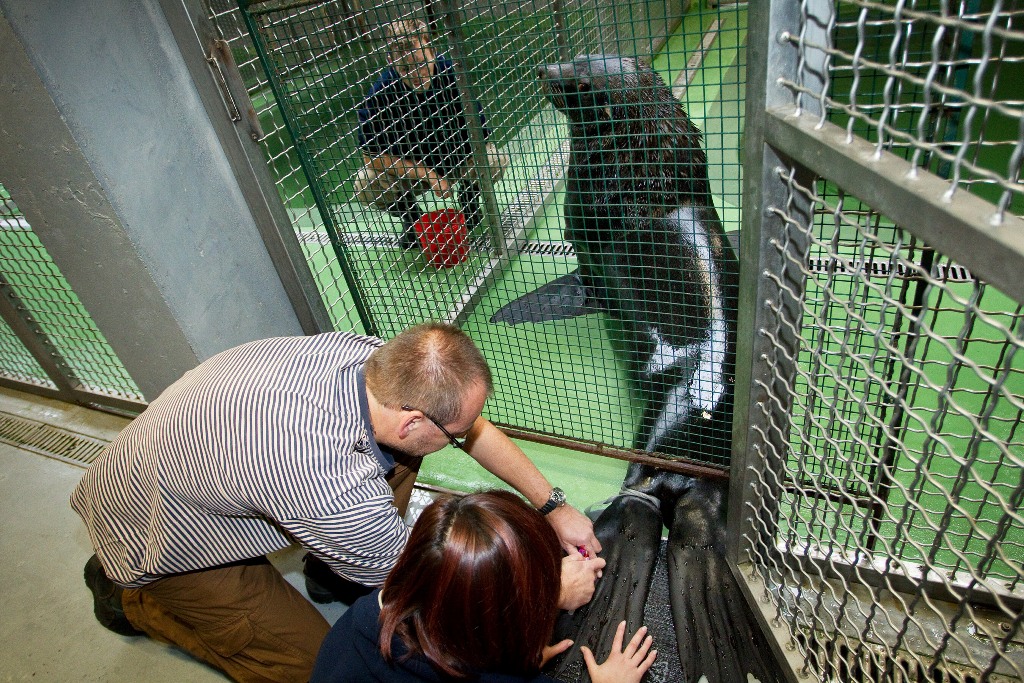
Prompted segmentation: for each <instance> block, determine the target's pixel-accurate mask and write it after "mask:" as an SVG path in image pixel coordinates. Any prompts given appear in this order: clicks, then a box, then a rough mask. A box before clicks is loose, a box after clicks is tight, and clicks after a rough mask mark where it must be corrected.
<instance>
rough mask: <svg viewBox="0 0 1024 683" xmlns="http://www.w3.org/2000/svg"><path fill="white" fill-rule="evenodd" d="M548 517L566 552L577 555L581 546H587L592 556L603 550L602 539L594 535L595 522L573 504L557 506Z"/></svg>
mask: <svg viewBox="0 0 1024 683" xmlns="http://www.w3.org/2000/svg"><path fill="white" fill-rule="evenodd" d="M547 519H548V523H549V524H551V528H553V529H554V530H555V533H556V534H558V540H559V542H561V544H562V549H563V550H565V552H567V553H569V554H570V555H576V554H578V551H577V549H578V548H579V547H580V546H583V547H585V548H586V549H587V552H589V553H590V555H591V556H593V555H596V554H597V553H599V552H601V541H599V540H597V536H595V535H594V523H593V522H591V521H590V518H589V517H587V516H586V515H585V514H583V513H582V512H580V511H579V510H577V509H576V508H574V507H572V506H571V505H563V506H562V507H558V508H555V509H554V510H552V511H551V512H549V513H548V516H547Z"/></svg>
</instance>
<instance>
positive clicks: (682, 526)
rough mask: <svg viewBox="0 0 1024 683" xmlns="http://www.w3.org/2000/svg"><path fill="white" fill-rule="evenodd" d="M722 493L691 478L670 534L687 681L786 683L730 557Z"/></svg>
mask: <svg viewBox="0 0 1024 683" xmlns="http://www.w3.org/2000/svg"><path fill="white" fill-rule="evenodd" d="M723 502H724V492H723V491H722V488H721V486H720V485H718V484H715V483H711V482H707V481H702V480H694V485H693V486H692V487H691V488H689V490H687V491H686V492H685V493H683V495H682V496H681V497H680V499H679V502H678V503H677V505H676V508H675V514H674V516H673V519H672V525H671V526H670V528H669V536H668V580H669V591H670V592H669V597H670V602H671V608H672V619H673V621H674V622H675V629H676V644H677V646H678V648H679V661H680V662H681V664H682V668H683V672H682V673H683V680H686V681H696V680H698V679H699V678H700V677H701V676H702V675H703V676H706V677H707V680H708V681H712V682H715V683H746V682H747V673H750V674H753V675H754V677H755V678H756V679H757V680H759V681H761V683H782V681H783V680H784V679H783V677H782V673H781V671H779V669H778V664H777V663H776V662H775V660H774V659H773V657H772V655H771V650H770V649H769V646H768V643H767V641H765V638H764V634H763V633H762V632H761V630H760V628H759V627H758V625H757V622H756V621H755V619H754V615H753V614H752V613H751V612H750V608H749V607H748V606H747V604H746V601H745V599H744V597H743V594H742V592H741V589H740V587H739V584H738V583H737V582H736V579H735V577H734V576H733V573H732V571H730V569H729V566H728V563H727V561H726V559H725V555H724V552H725V516H724V514H723Z"/></svg>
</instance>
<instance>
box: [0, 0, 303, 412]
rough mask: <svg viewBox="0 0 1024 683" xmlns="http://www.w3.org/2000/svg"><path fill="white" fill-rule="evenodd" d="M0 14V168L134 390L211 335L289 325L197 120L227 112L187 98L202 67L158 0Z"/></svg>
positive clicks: (219, 144)
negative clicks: (190, 62) (194, 63)
mask: <svg viewBox="0 0 1024 683" xmlns="http://www.w3.org/2000/svg"><path fill="white" fill-rule="evenodd" d="M0 12H2V17H0V63H2V64H3V68H2V71H3V75H0V84H2V90H0V182H2V183H4V185H6V186H7V187H8V189H9V190H10V191H11V193H12V196H13V197H14V199H15V201H16V202H17V203H18V205H19V207H20V208H21V209H22V211H23V212H24V214H25V216H26V219H27V220H28V221H29V223H30V224H31V225H32V226H33V229H34V230H35V232H36V234H37V235H38V236H39V238H40V239H41V240H42V242H43V244H44V245H45V246H46V248H47V250H48V251H49V252H50V254H51V256H52V257H53V258H54V260H55V261H56V262H57V265H58V266H59V267H60V268H61V270H62V272H63V273H64V275H65V277H66V278H67V279H68V281H69V282H70V283H71V285H72V287H73V288H74V290H75V291H76V293H77V294H78V295H79V297H80V298H81V300H82V302H83V304H84V305H85V307H86V309H87V310H88V311H89V313H90V314H91V316H92V317H93V319H94V320H95V321H96V323H97V325H98V326H99V328H100V330H101V331H102V332H103V333H104V335H105V336H106V337H107V339H108V341H109V342H110V344H111V346H112V347H113V349H114V351H115V352H116V353H117V354H118V356H119V357H120V358H121V360H122V362H123V363H124V364H125V367H126V368H127V369H128V371H129V373H130V374H131V375H132V377H133V379H134V380H135V381H136V383H137V384H138V385H139V387H140V389H141V390H142V391H143V393H144V395H145V396H146V397H147V399H152V398H154V397H155V395H156V394H157V393H159V391H161V390H162V389H163V388H164V387H165V386H166V385H167V384H168V383H170V381H173V380H174V379H175V378H177V377H178V376H180V374H181V373H183V372H184V371H185V370H187V369H189V368H190V367H192V366H194V365H195V364H196V363H197V362H199V361H201V360H204V359H206V358H208V357H209V356H211V355H213V354H215V353H217V352H219V351H221V350H223V349H225V348H228V347H231V346H234V345H236V344H239V343H242V342H245V341H248V340H251V339H256V338H261V337H267V336H275V335H292V334H302V333H303V326H302V321H301V320H300V315H299V314H297V313H296V312H295V309H294V308H293V303H292V302H291V301H290V300H289V296H288V292H287V291H286V289H285V286H284V285H282V282H281V279H280V277H279V275H278V272H277V270H275V266H274V263H273V262H272V260H271V257H270V255H269V254H268V251H267V247H266V246H265V245H264V241H263V239H262V237H261V234H260V230H259V228H258V226H257V225H256V222H255V220H254V216H253V212H252V210H251V208H250V204H249V203H247V201H246V193H245V191H244V190H243V188H242V187H240V185H239V179H238V178H237V174H236V168H235V167H234V166H233V165H232V163H231V162H230V159H229V156H228V154H227V153H226V152H225V149H224V142H223V139H222V136H220V137H219V136H218V132H217V129H216V126H215V125H214V123H212V122H211V116H217V115H222V116H224V117H225V118H226V114H225V112H224V111H223V107H221V111H220V112H217V111H216V110H215V109H211V108H210V106H209V102H210V99H209V97H207V98H206V106H204V103H203V99H202V98H201V96H200V95H201V93H200V91H201V90H202V89H203V88H206V89H209V88H215V85H214V83H213V79H212V77H211V76H210V74H205V76H201V77H200V78H198V79H197V78H196V77H195V69H194V68H193V71H192V72H191V73H190V71H189V69H188V68H187V65H186V60H185V58H184V57H183V51H185V52H186V54H187V51H189V50H193V51H195V52H197V53H200V54H199V55H198V56H199V57H200V58H201V56H202V55H201V51H202V48H201V47H200V44H199V41H198V40H197V41H196V43H195V44H194V45H192V46H189V45H185V46H184V47H179V42H178V41H180V40H181V38H180V35H179V36H178V37H177V41H176V36H175V35H174V34H173V33H172V31H171V30H170V27H169V25H168V21H167V19H166V18H165V15H164V13H163V11H162V9H161V6H160V3H159V2H158V1H157V0H106V1H104V2H67V1H66V0H0ZM195 58H196V55H193V59H195ZM203 78H205V79H207V80H208V82H202V81H203ZM197 87H198V88H199V89H198V90H197ZM208 110H210V113H208ZM217 123H218V124H221V123H222V122H217Z"/></svg>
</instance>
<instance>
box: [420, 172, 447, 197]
mask: <svg viewBox="0 0 1024 683" xmlns="http://www.w3.org/2000/svg"><path fill="white" fill-rule="evenodd" d="M427 174H428V175H427V177H426V178H424V180H426V181H427V182H428V183H430V189H431V190H433V192H434V194H436V195H437V196H438V197H441V198H442V199H448V198H449V197H451V196H452V186H451V183H449V182H448V181H447V180H445V179H444V178H442V177H441V176H439V175H438V174H437V173H435V172H434V171H427Z"/></svg>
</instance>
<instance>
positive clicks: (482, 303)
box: [217, 1, 746, 467]
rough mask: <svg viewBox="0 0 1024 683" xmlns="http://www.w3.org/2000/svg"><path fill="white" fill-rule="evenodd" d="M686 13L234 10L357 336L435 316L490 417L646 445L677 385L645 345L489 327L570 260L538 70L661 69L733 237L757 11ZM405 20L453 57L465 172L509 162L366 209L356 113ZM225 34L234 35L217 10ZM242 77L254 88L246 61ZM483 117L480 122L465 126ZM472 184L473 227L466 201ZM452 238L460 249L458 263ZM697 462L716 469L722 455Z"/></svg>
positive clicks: (615, 329)
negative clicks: (589, 58) (454, 225)
mask: <svg viewBox="0 0 1024 683" xmlns="http://www.w3.org/2000/svg"><path fill="white" fill-rule="evenodd" d="M688 4H689V3H678V4H677V3H665V4H662V3H647V2H638V1H637V2H626V3H611V2H585V1H575V2H540V1H538V2H525V3H522V2H516V3H504V2H462V3H455V2H427V3H424V2H400V1H395V2H383V3H375V4H374V5H373V6H369V5H368V4H366V3H363V4H362V8H361V9H360V5H358V4H357V3H347V2H299V3H295V2H291V3H286V2H242V3H241V6H242V10H243V12H242V13H243V15H244V16H245V17H246V18H247V21H248V22H249V25H250V28H251V32H252V35H253V40H254V42H255V44H256V46H257V48H258V50H259V51H260V53H261V58H262V59H263V60H264V66H265V68H266V72H267V73H268V74H269V78H268V79H267V81H266V82H264V81H263V80H253V81H252V82H251V84H250V93H252V94H253V96H254V99H255V101H256V102H257V108H259V107H260V106H261V104H262V103H265V102H269V96H270V94H271V93H270V91H269V90H268V88H267V87H265V86H266V85H269V86H270V88H272V89H273V91H274V93H273V94H274V95H276V99H277V102H278V103H279V105H280V107H281V116H282V121H283V123H284V125H285V126H286V127H287V130H288V132H289V133H290V134H291V136H292V138H293V140H294V141H295V146H294V148H293V152H289V154H290V155H291V154H293V156H291V157H290V158H293V159H295V160H296V163H298V165H299V166H301V167H302V169H303V170H305V172H306V174H307V176H308V177H309V178H310V179H311V180H312V183H311V186H310V191H309V193H308V194H305V193H303V194H295V195H292V196H291V197H286V199H285V201H286V204H288V206H289V208H290V210H291V211H293V212H296V211H303V212H305V215H306V216H308V218H309V220H308V221H305V222H304V223H303V222H300V221H296V229H297V230H298V231H299V234H300V237H301V239H302V241H303V243H304V244H305V245H307V247H308V249H309V253H310V263H311V265H313V267H314V268H315V269H318V270H316V274H317V277H318V278H319V279H320V281H321V285H322V286H323V287H325V288H328V287H333V288H337V289H338V290H340V291H344V292H348V293H350V294H351V297H352V298H351V299H350V302H351V305H352V308H351V309H350V310H351V311H352V312H353V318H355V317H356V316H358V323H357V322H354V321H353V320H349V321H348V322H347V324H346V323H340V324H339V327H340V328H342V329H345V328H346V326H347V327H353V326H356V327H361V328H362V329H365V330H367V331H371V332H374V333H376V334H379V335H381V336H383V337H390V336H392V335H393V334H395V333H396V332H397V331H399V330H401V329H402V328H404V327H406V326H408V325H410V324H414V323H417V322H421V321H423V320H428V319H434V320H447V321H451V322H454V323H456V324H459V325H460V326H462V327H463V329H465V330H466V331H467V332H469V334H470V335H471V336H473V338H474V339H475V340H476V341H477V342H478V344H479V345H480V346H481V347H482V348H483V349H484V352H485V355H487V357H488V360H489V361H490V363H491V365H492V368H493V369H494V371H495V376H496V377H495V379H496V385H497V392H496V396H495V399H494V400H493V401H492V402H490V403H489V407H488V416H489V417H490V418H491V419H492V420H494V421H496V422H498V423H500V424H504V425H509V426H513V427H514V428H516V429H518V430H521V431H522V432H523V433H529V434H533V435H537V434H543V435H549V436H551V437H554V438H556V439H570V440H572V441H574V442H575V443H576V444H577V445H581V446H584V447H592V448H604V447H606V446H611V447H613V449H615V448H618V449H631V448H634V447H635V446H637V445H638V444H637V443H636V441H635V438H636V431H637V424H638V422H639V421H640V420H641V416H642V413H643V407H644V403H645V401H647V399H648V398H649V397H650V396H652V395H656V394H659V393H662V394H663V393H664V392H665V391H666V390H667V389H668V388H669V387H668V385H666V384H662V385H659V386H653V387H652V386H651V385H650V384H648V385H647V386H641V385H640V384H638V383H637V381H636V380H637V377H636V376H637V374H638V372H639V371H641V370H642V366H643V360H642V359H643V358H647V357H649V356H650V355H651V353H650V350H649V349H647V348H646V344H648V343H649V342H648V341H644V339H643V338H640V339H638V337H637V335H636V333H635V331H632V330H628V329H624V328H623V324H622V321H621V319H619V318H621V315H618V318H617V314H620V313H621V311H618V310H612V311H610V312H601V311H593V310H592V311H590V314H589V315H581V316H579V317H576V316H572V317H571V319H570V318H567V319H563V320H557V321H545V322H542V323H528V324H523V325H518V326H515V327H509V326H506V325H504V324H500V323H494V322H491V320H490V317H491V316H492V315H493V314H494V313H495V312H496V311H497V310H498V309H500V308H501V307H502V306H503V305H505V304H507V303H508V302H510V301H512V300H515V299H516V298H517V297H521V296H523V295H525V294H528V293H529V292H531V291H534V290H536V289H537V288H538V287H540V286H542V285H544V284H545V283H548V282H551V281H552V280H554V279H556V278H558V277H561V276H565V275H567V274H570V273H572V272H573V271H574V270H575V269H576V267H577V265H578V255H577V254H575V253H574V249H573V246H572V244H571V240H569V239H567V237H566V234H565V217H566V214H565V210H564V178H565V172H566V167H567V164H568V163H569V130H568V126H567V123H566V117H565V115H564V114H563V113H562V112H559V111H557V110H556V109H555V108H553V107H552V105H551V103H550V102H549V100H548V98H547V97H546V96H545V94H544V92H543V90H542V86H541V82H540V79H539V78H538V76H537V69H538V67H539V66H541V65H543V64H549V63H553V62H558V61H563V60H567V59H571V58H572V56H574V55H577V54H580V53H596V52H602V51H604V52H617V53H620V54H625V55H640V56H642V57H645V58H648V59H653V63H654V68H655V71H656V72H657V73H658V74H659V77H660V78H661V79H662V80H663V81H664V84H665V87H669V88H671V89H672V90H673V93H674V94H675V96H676V97H677V98H679V99H680V100H681V101H682V102H683V104H684V105H685V107H686V108H687V111H688V112H689V115H690V117H691V118H692V120H693V121H694V123H695V124H696V125H697V127H698V128H701V129H702V130H703V132H704V134H705V139H704V148H705V149H706V151H707V155H708V162H707V165H706V167H707V173H708V176H709V183H710V187H711V193H712V195H713V197H714V199H713V201H714V205H715V207H716V209H717V211H718V212H719V214H720V215H721V217H722V223H723V226H724V228H725V230H727V231H735V230H736V229H737V228H738V222H739V213H740V212H739V192H740V185H739V181H740V171H739V155H738V149H737V148H738V143H739V137H740V131H741V128H742V123H741V120H742V119H741V107H740V105H739V103H740V102H742V84H743V68H744V67H743V61H742V51H741V49H740V48H741V47H742V43H743V40H744V36H745V31H746V13H745V9H744V8H736V7H727V8H722V9H709V8H707V7H704V6H698V5H695V6H693V7H691V8H689V9H688V10H687V9H685V8H684V7H682V6H681V5H688ZM398 19H418V20H422V21H424V22H425V23H426V24H427V25H428V26H429V29H430V33H431V42H432V45H433V47H435V48H436V51H437V52H438V53H439V54H443V55H446V56H447V57H449V58H450V59H451V60H452V63H453V68H454V72H453V76H454V79H455V81H456V83H457V87H458V101H457V105H458V106H459V107H460V108H461V113H462V115H463V116H464V119H463V120H464V122H465V125H464V126H463V130H462V131H456V132H451V133H450V138H449V139H450V140H451V139H455V138H456V137H457V136H458V135H466V136H468V138H469V147H468V148H469V149H470V150H471V154H470V155H469V158H468V159H467V163H466V167H474V168H484V167H485V166H486V165H487V163H488V162H487V160H488V158H489V156H488V151H487V145H488V144H490V145H493V147H494V150H495V151H496V152H497V153H498V156H502V157H505V158H506V159H507V166H506V167H505V169H504V172H503V173H502V174H500V177H495V178H493V179H490V180H491V182H488V177H487V176H488V174H487V173H477V176H476V177H477V179H478V182H477V185H478V187H477V188H467V187H466V185H467V183H460V182H458V181H455V182H453V183H452V185H453V186H454V187H453V191H452V194H451V196H447V197H446V196H443V194H444V192H443V191H440V190H439V189H438V188H437V187H434V188H432V191H424V192H422V193H420V194H419V196H418V199H417V206H416V208H415V209H414V210H410V211H402V210H399V207H398V204H397V203H396V202H391V203H390V204H389V203H388V202H383V203H380V202H378V205H377V206H371V205H369V204H368V203H367V202H366V201H365V200H360V197H359V195H360V193H359V192H358V190H359V189H360V182H361V180H360V174H361V169H362V167H363V164H364V161H365V159H364V157H363V154H362V150H361V149H360V146H359V129H360V126H359V118H358V110H359V108H360V107H361V106H362V105H363V100H364V98H365V97H366V95H367V93H368V90H369V88H370V86H371V84H372V83H373V82H374V80H375V79H376V78H377V77H378V75H379V74H380V73H381V72H382V70H383V69H384V68H385V67H386V66H387V64H388V54H387V49H386V42H385V41H384V36H383V26H384V25H385V24H387V23H388V22H391V21H394V20H398ZM217 21H218V25H219V26H221V31H222V32H224V31H225V29H224V28H223V27H224V26H225V24H226V19H225V17H223V16H222V17H218V18H217ZM239 49H241V47H240V46H236V51H237V50H239ZM238 61H239V62H240V63H242V64H243V65H244V64H246V63H247V62H251V59H250V60H247V59H243V58H239V59H238ZM243 72H244V73H243V75H245V76H246V78H247V79H249V78H251V77H252V78H255V77H254V76H252V74H250V72H249V71H248V70H247V69H246V67H245V66H243ZM477 106H479V111H480V112H481V113H482V114H483V120H482V121H480V120H478V119H477V117H475V116H472V115H470V116H465V112H466V111H476V108H477ZM390 125H392V126H394V124H390ZM612 165H613V164H609V166H612ZM294 171H295V167H294V166H292V168H291V169H290V171H289V172H294ZM296 175H297V174H296ZM451 175H452V176H455V175H456V174H455V173H452V174H451ZM283 183H284V181H279V185H282V184H283ZM393 187H394V186H393ZM474 189H476V190H478V191H479V199H478V200H477V206H478V207H479V220H478V221H476V220H474V219H473V213H474V212H473V210H472V209H471V207H472V201H471V200H470V199H468V198H467V194H468V195H472V194H473V190H474ZM444 209H453V210H456V211H461V212H462V214H463V216H465V217H466V218H467V219H468V220H467V226H466V233H465V238H464V240H462V239H461V238H459V237H456V238H455V241H452V240H450V239H448V240H447V241H446V239H447V238H442V239H440V240H432V239H431V238H430V237H429V232H428V236H427V237H425V238H421V239H420V240H419V241H418V242H417V241H416V240H415V237H413V238H411V239H410V238H409V237H406V238H405V239H404V240H403V234H405V235H410V234H412V232H411V231H409V227H410V224H411V223H413V220H408V221H406V220H404V218H405V217H404V216H403V214H407V215H409V216H411V217H412V219H415V218H416V217H417V216H420V215H422V214H429V213H430V212H432V211H442V210H444ZM623 210H626V209H625V208H623ZM456 234H458V233H456ZM644 239H649V238H644ZM438 244H440V245H441V246H440V251H441V252H442V253H448V254H451V253H453V252H455V253H456V254H457V256H456V258H454V259H453V260H454V261H458V263H457V264H454V265H453V264H452V263H448V264H446V265H444V264H440V265H439V261H438V260H435V261H434V262H433V263H432V262H431V260H430V252H431V249H432V248H437V245H438ZM458 244H462V245H464V246H465V251H464V252H463V253H461V254H459V252H458V249H457V248H456V246H457V245H458ZM651 244H653V242H651ZM648 247H650V244H648ZM316 264H322V265H320V266H318V265H316ZM331 278H334V280H333V281H330V280H331ZM646 287H648V285H644V286H641V288H640V291H634V292H632V293H631V294H630V296H631V297H632V298H633V299H634V300H635V301H636V302H639V305H643V302H644V300H645V298H653V297H654V294H652V292H653V288H651V289H650V290H647V289H646ZM609 308H611V309H615V308H616V305H612V306H610V307H609ZM723 353H724V351H723ZM555 407H557V408H558V409H555ZM727 430H728V427H727V426H724V425H723V426H722V427H721V430H720V431H721V432H722V433H723V434H724V433H726V432H727ZM672 455H678V453H673V454H672ZM695 459H696V460H702V459H703V460H704V461H706V462H710V463H712V464H715V465H717V466H719V467H721V466H723V465H724V460H723V458H722V457H721V456H713V457H712V456H710V455H706V456H703V457H702V456H701V455H700V454H699V453H698V454H697V455H696V457H695Z"/></svg>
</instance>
